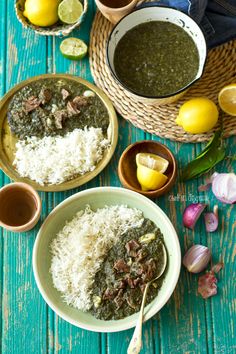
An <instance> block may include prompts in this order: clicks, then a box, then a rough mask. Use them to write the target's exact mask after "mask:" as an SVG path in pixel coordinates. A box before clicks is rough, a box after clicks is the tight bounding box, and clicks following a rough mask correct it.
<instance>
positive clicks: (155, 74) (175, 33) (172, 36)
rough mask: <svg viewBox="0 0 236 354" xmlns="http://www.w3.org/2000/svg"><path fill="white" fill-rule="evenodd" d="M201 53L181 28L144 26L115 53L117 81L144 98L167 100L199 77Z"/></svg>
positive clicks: (152, 23) (124, 39)
mask: <svg viewBox="0 0 236 354" xmlns="http://www.w3.org/2000/svg"><path fill="white" fill-rule="evenodd" d="M198 65H199V55H198V49H197V47H196V45H195V43H194V41H193V39H192V38H191V37H190V36H189V34H188V33H187V32H186V31H185V30H183V29H182V28H181V27H179V26H177V25H175V24H173V23H170V22H163V21H150V22H146V23H142V24H140V25H138V26H136V27H134V28H132V29H131V30H129V31H128V32H127V33H126V34H125V35H124V36H123V37H122V38H121V39H120V41H119V42H118V44H117V47H116V50H115V53H114V68H115V72H116V75H117V77H118V78H119V79H120V81H121V82H122V83H123V84H124V85H125V86H127V88H128V89H131V90H132V91H134V93H137V94H139V95H143V96H150V97H152V96H165V95H170V94H172V93H175V92H176V91H178V90H180V89H181V88H184V87H185V86H187V85H188V84H189V83H190V82H191V81H192V80H194V78H195V77H196V74H197V71H198Z"/></svg>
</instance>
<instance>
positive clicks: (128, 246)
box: [91, 219, 165, 320]
mask: <svg viewBox="0 0 236 354" xmlns="http://www.w3.org/2000/svg"><path fill="white" fill-rule="evenodd" d="M162 242H163V236H162V234H161V231H160V230H159V229H158V228H157V227H156V225H155V224H154V223H153V222H152V221H151V220H149V219H144V222H143V224H142V226H141V227H138V228H132V229H129V230H128V231H127V232H126V233H125V234H123V236H122V239H120V240H119V241H118V242H117V243H116V244H115V245H114V246H113V248H112V249H110V251H109V253H108V255H107V257H106V258H105V260H104V262H103V263H102V265H101V267H100V269H99V270H98V272H97V273H96V275H95V281H94V283H93V288H92V291H91V293H92V295H91V296H92V301H93V308H92V310H91V312H92V314H93V315H94V316H95V317H97V318H99V319H103V320H117V319H121V318H124V317H127V316H129V315H132V314H133V313H135V312H137V311H139V309H140V305H141V301H142V296H143V292H144V289H145V285H146V284H147V283H148V282H149V281H150V280H152V279H154V278H155V274H157V273H158V272H159V269H160V268H162V264H163V261H164V257H163V248H162ZM164 277H165V273H164V275H162V277H161V278H159V279H158V280H157V281H155V282H153V283H152V285H151V286H150V288H149V291H148V295H147V299H146V304H148V303H150V302H151V301H152V300H153V299H154V298H155V297H156V295H157V293H158V291H159V289H160V287H161V285H162V283H163V279H164Z"/></svg>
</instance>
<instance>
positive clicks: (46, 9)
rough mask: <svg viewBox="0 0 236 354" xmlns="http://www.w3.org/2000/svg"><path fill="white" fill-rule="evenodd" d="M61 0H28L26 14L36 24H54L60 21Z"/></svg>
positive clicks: (42, 25)
mask: <svg viewBox="0 0 236 354" xmlns="http://www.w3.org/2000/svg"><path fill="white" fill-rule="evenodd" d="M59 2H60V1H59V0H50V1H48V0H26V2H25V10H24V13H23V14H24V16H25V17H27V18H28V20H29V21H30V22H31V23H32V24H33V25H35V26H41V27H47V26H52V25H54V24H55V23H56V22H57V21H58V14H57V10H58V5H59Z"/></svg>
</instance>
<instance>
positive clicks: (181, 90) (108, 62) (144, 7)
mask: <svg viewBox="0 0 236 354" xmlns="http://www.w3.org/2000/svg"><path fill="white" fill-rule="evenodd" d="M150 7H152V8H156V9H158V8H159V9H160V8H165V9H170V10H174V11H176V12H180V13H181V14H183V15H185V16H187V17H189V18H190V19H191V20H192V21H193V22H195V24H196V25H197V26H198V28H199V31H200V32H201V33H202V36H203V39H204V44H205V48H206V55H205V58H204V62H203V65H202V70H201V73H200V74H199V76H197V75H196V77H195V79H194V80H192V81H191V82H190V83H189V84H188V85H186V86H184V87H183V88H181V89H180V90H178V91H175V92H172V93H171V94H168V95H163V96H148V95H141V94H140V93H138V92H137V91H135V90H133V89H131V88H129V87H127V86H126V84H124V83H123V82H122V81H121V80H120V79H119V77H118V76H117V75H116V72H115V71H114V70H113V69H112V67H111V63H110V60H109V55H108V47H109V43H110V41H111V36H112V34H113V33H114V32H115V30H116V29H117V27H118V25H119V24H120V23H121V22H122V21H123V20H124V19H125V18H126V17H128V16H131V15H132V14H133V13H134V12H137V11H142V10H144V9H146V8H150ZM141 23H144V22H140V24H141ZM132 28H133V27H132ZM116 45H117V44H116ZM206 58H207V44H206V39H205V36H204V34H203V32H202V29H201V28H200V26H199V25H198V23H197V22H196V21H195V20H194V19H193V18H192V17H191V16H189V15H187V14H186V13H185V12H183V11H181V10H178V9H176V8H174V7H171V6H158V5H151V4H149V5H145V6H142V5H141V7H137V8H136V9H134V10H133V11H132V12H130V13H128V14H127V15H125V16H124V17H122V18H121V19H120V20H119V21H118V22H117V23H116V25H115V26H114V27H113V29H112V31H111V33H110V34H109V37H108V40H107V45H106V62H107V64H108V67H109V69H110V72H111V74H112V76H113V78H114V79H115V80H116V81H117V82H118V83H119V84H120V85H121V86H122V87H123V88H124V89H125V90H127V91H129V92H130V93H132V94H133V95H136V96H138V97H141V98H148V99H162V98H169V97H173V96H175V95H178V94H179V93H181V92H183V91H185V90H187V89H188V88H189V87H191V86H192V85H193V84H194V83H195V82H197V81H198V80H200V78H201V77H202V74H203V72H204V68H205V65H206Z"/></svg>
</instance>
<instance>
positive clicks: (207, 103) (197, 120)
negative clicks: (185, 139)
mask: <svg viewBox="0 0 236 354" xmlns="http://www.w3.org/2000/svg"><path fill="white" fill-rule="evenodd" d="M218 116H219V112H218V109H217V107H216V105H215V103H214V102H213V101H211V100H209V99H208V98H205V97H199V98H192V99H191V100H189V101H187V102H185V103H184V104H183V105H182V106H181V107H180V110H179V114H178V117H177V119H176V123H177V124H178V125H180V126H181V127H183V129H184V130H185V131H186V132H188V133H191V134H200V133H205V132H208V131H209V130H211V129H212V128H213V127H214V126H215V125H216V123H217V121H218Z"/></svg>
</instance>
